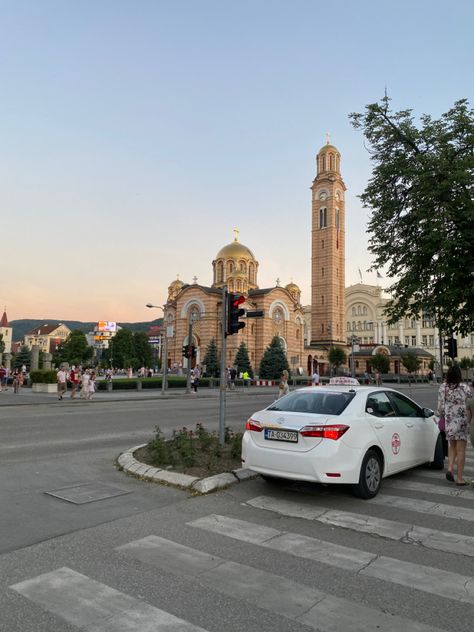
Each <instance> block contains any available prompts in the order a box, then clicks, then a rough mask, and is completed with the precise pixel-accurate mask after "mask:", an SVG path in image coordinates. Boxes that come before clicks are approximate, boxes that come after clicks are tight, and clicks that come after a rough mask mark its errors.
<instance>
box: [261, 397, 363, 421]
mask: <svg viewBox="0 0 474 632" xmlns="http://www.w3.org/2000/svg"><path fill="white" fill-rule="evenodd" d="M354 395H355V393H354V392H352V393H349V392H344V393H325V392H322V391H318V392H315V393H312V392H311V393H309V392H299V391H295V392H293V393H290V394H289V395H286V396H285V397H282V398H281V399H279V400H277V401H276V402H274V403H273V404H272V405H271V406H269V407H268V408H267V410H281V411H282V412H293V413H313V414H315V415H340V414H341V413H342V411H343V410H344V409H345V408H346V406H347V405H348V403H349V402H350V401H351V400H352V398H353V397H354Z"/></svg>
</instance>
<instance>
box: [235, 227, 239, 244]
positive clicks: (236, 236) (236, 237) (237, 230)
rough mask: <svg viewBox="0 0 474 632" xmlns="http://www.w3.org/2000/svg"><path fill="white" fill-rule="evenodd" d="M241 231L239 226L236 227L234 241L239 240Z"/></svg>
mask: <svg viewBox="0 0 474 632" xmlns="http://www.w3.org/2000/svg"><path fill="white" fill-rule="evenodd" d="M239 233H240V230H239V229H238V228H234V241H239Z"/></svg>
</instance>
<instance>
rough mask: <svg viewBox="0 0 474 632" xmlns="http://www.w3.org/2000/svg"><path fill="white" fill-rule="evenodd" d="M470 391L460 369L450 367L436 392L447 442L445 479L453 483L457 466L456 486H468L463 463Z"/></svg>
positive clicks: (439, 413)
mask: <svg viewBox="0 0 474 632" xmlns="http://www.w3.org/2000/svg"><path fill="white" fill-rule="evenodd" d="M470 395H471V389H470V388H469V386H468V385H467V384H462V383H461V369H460V368H459V367H458V366H456V365H454V366H450V367H449V369H448V373H447V375H446V382H445V383H444V384H441V386H440V387H439V391H438V415H439V416H440V417H444V420H445V429H446V439H447V440H448V471H447V472H446V478H447V480H448V481H450V482H452V483H454V480H455V479H454V474H453V468H454V463H456V465H457V478H456V485H469V483H468V482H467V481H465V480H464V479H463V470H464V463H465V460H466V444H467V434H468V425H469V424H468V413H467V411H466V399H467V398H468V397H470Z"/></svg>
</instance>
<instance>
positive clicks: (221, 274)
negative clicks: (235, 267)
mask: <svg viewBox="0 0 474 632" xmlns="http://www.w3.org/2000/svg"><path fill="white" fill-rule="evenodd" d="M223 280H224V264H223V263H222V261H219V262H218V263H217V282H218V283H222V281H223Z"/></svg>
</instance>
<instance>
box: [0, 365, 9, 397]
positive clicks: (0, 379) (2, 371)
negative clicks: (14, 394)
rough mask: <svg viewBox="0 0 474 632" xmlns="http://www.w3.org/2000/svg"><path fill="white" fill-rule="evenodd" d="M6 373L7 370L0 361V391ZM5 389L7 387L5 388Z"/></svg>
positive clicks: (0, 390) (2, 388)
mask: <svg viewBox="0 0 474 632" xmlns="http://www.w3.org/2000/svg"><path fill="white" fill-rule="evenodd" d="M6 374H7V370H6V368H5V365H4V364H3V363H2V364H0V393H1V392H2V391H3V390H4V385H5V376H6ZM5 390H7V389H6V388H5Z"/></svg>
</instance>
